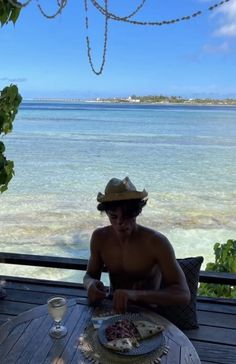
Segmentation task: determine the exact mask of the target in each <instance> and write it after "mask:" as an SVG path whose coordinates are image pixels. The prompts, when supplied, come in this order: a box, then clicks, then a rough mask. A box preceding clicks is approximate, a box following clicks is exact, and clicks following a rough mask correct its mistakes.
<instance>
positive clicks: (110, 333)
mask: <svg viewBox="0 0 236 364" xmlns="http://www.w3.org/2000/svg"><path fill="white" fill-rule="evenodd" d="M105 333H106V338H107V340H108V341H111V340H114V339H123V338H136V339H138V338H139V334H138V331H137V329H136V327H135V325H134V322H133V321H131V320H118V321H116V322H115V323H114V324H113V325H110V326H108V327H107V328H106V330H105Z"/></svg>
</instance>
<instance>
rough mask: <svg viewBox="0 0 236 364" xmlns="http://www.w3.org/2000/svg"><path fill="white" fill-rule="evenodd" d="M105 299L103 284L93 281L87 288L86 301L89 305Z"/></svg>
mask: <svg viewBox="0 0 236 364" xmlns="http://www.w3.org/2000/svg"><path fill="white" fill-rule="evenodd" d="M105 297H106V289H105V287H104V285H103V283H102V282H101V281H99V280H97V279H93V280H92V282H91V283H90V285H89V287H88V300H89V302H90V303H95V302H98V301H102V300H103V299H104V298H105Z"/></svg>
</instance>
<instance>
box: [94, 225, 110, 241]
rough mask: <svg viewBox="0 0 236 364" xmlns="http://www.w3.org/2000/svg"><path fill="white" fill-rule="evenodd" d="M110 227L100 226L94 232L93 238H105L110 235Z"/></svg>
mask: <svg viewBox="0 0 236 364" xmlns="http://www.w3.org/2000/svg"><path fill="white" fill-rule="evenodd" d="M110 230H111V229H110V226H102V227H99V228H97V229H96V230H94V232H93V238H99V237H105V236H108V235H109V234H110Z"/></svg>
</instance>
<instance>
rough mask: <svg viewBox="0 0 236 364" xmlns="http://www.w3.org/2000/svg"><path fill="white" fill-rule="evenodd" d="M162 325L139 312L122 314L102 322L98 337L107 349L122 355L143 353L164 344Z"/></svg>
mask: <svg viewBox="0 0 236 364" xmlns="http://www.w3.org/2000/svg"><path fill="white" fill-rule="evenodd" d="M163 330H164V327H163V326H162V325H159V324H157V323H155V322H152V321H150V320H149V319H146V318H145V317H143V316H142V315H140V314H124V315H120V316H115V317H112V318H110V319H108V320H106V321H104V322H103V323H102V325H101V326H100V328H99V329H98V337H99V340H100V342H101V344H102V345H103V346H105V347H106V348H107V349H109V350H111V351H113V352H116V353H117V354H122V355H143V354H147V353H150V352H151V351H153V350H157V349H158V348H160V347H161V346H164V345H165V339H164V335H163Z"/></svg>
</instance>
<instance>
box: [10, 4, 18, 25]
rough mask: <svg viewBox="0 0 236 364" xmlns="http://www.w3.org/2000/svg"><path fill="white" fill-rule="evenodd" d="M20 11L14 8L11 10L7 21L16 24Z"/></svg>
mask: <svg viewBox="0 0 236 364" xmlns="http://www.w3.org/2000/svg"><path fill="white" fill-rule="evenodd" d="M20 11H21V9H20V8H16V7H15V8H14V9H13V10H12V12H11V16H10V19H9V20H11V21H12V22H13V24H16V21H17V19H18V17H19V15H20Z"/></svg>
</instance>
